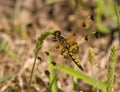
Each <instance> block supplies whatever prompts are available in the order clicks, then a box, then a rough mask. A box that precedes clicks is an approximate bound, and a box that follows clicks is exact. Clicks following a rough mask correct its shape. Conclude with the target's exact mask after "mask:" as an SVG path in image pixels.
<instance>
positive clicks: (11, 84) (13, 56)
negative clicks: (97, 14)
mask: <svg viewBox="0 0 120 92" xmlns="http://www.w3.org/2000/svg"><path fill="white" fill-rule="evenodd" d="M45 1H46V0H0V47H1V48H0V78H2V77H4V76H5V75H11V76H12V77H11V78H10V79H9V80H6V81H4V82H2V83H0V92H25V91H26V90H27V86H28V81H29V77H30V72H31V69H32V65H33V61H34V51H35V45H36V41H37V38H38V37H39V36H40V34H41V33H42V32H44V31H45V30H47V29H49V28H53V29H54V30H61V32H62V34H63V35H64V36H65V37H66V36H67V35H69V34H71V33H72V32H73V31H74V32H75V33H77V35H76V36H75V37H73V38H72V40H73V39H75V40H76V41H77V42H78V44H79V47H80V52H79V59H80V63H81V64H82V65H83V67H84V71H83V72H84V73H85V74H87V75H89V76H91V77H94V78H95V79H98V80H100V79H104V80H106V75H107V70H108V65H109V62H108V61H109V53H110V48H111V47H112V46H113V45H117V44H118V42H119V40H118V32H117V31H115V30H116V29H117V24H115V23H113V24H112V22H109V23H108V21H109V20H107V19H106V20H105V21H104V23H105V24H106V25H109V26H110V25H113V26H111V27H110V28H111V30H113V31H115V32H111V33H110V34H105V35H104V34H101V37H100V38H98V39H96V38H95V37H90V40H89V41H87V42H85V41H81V40H80V38H81V37H84V36H85V35H86V34H90V33H91V32H90V30H94V31H98V29H97V27H96V23H95V21H94V23H91V22H90V24H89V21H86V22H87V28H83V27H82V21H84V20H85V18H86V17H87V16H88V15H90V14H93V13H94V10H95V3H94V0H91V1H89V0H82V2H81V3H82V4H81V5H79V6H78V7H74V5H72V4H70V2H69V0H64V1H62V2H57V3H54V4H46V3H45ZM103 19H104V18H103ZM109 26H108V27H109ZM51 38H52V37H48V38H47V39H46V40H45V41H44V44H43V46H42V49H41V51H40V52H39V56H40V57H41V60H39V59H38V60H37V63H36V66H35V71H34V75H33V80H32V84H31V92H46V90H47V88H48V84H49V77H48V76H47V75H46V74H45V73H44V71H45V70H48V64H47V58H46V54H45V51H48V50H50V54H51V56H52V59H53V61H55V62H56V63H57V64H64V65H66V66H69V67H72V68H73V66H74V64H73V63H72V62H70V61H69V60H66V59H64V58H63V56H61V55H60V51H59V49H56V48H55V46H57V45H58V44H57V43H56V42H53V41H52V40H51ZM70 39H71V38H70ZM89 47H92V48H93V49H94V50H95V62H94V65H93V70H94V75H92V70H91V65H90V63H89V61H88V50H89ZM117 54H118V57H117V62H116V66H115V73H116V75H115V81H114V88H115V91H116V92H120V75H119V74H120V62H119V60H120V56H119V55H120V51H119V50H118V53H117ZM56 73H57V84H58V88H59V89H60V90H61V92H73V91H72V90H73V79H72V76H70V75H67V74H65V73H63V72H60V71H56ZM91 88H92V87H91V86H90V85H88V84H86V83H85V82H83V81H81V80H78V84H77V90H78V91H80V90H82V91H84V92H90V90H91ZM19 89H20V91H15V90H19Z"/></svg>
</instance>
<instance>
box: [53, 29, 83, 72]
mask: <svg viewBox="0 0 120 92" xmlns="http://www.w3.org/2000/svg"><path fill="white" fill-rule="evenodd" d="M53 35H54V40H55V41H57V42H58V43H60V44H61V46H62V50H61V55H63V56H64V58H70V59H71V60H72V61H73V62H74V63H75V64H76V65H77V66H78V67H79V69H80V70H82V71H83V67H82V65H81V64H80V62H79V60H78V59H77V57H76V54H77V53H78V52H79V46H78V44H77V42H75V41H73V42H72V43H69V42H68V40H67V39H66V38H65V37H63V36H62V34H61V32H60V31H55V32H54V33H53Z"/></svg>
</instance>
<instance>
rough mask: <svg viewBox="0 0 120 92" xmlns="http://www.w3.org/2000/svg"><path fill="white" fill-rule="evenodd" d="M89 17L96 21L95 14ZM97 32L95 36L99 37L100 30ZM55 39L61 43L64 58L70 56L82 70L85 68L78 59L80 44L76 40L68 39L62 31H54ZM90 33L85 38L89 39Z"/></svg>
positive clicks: (84, 23)
mask: <svg viewBox="0 0 120 92" xmlns="http://www.w3.org/2000/svg"><path fill="white" fill-rule="evenodd" d="M88 18H89V19H91V20H92V21H94V18H93V15H92V16H88ZM86 21H87V20H85V21H83V24H82V25H83V27H86ZM72 34H73V35H75V33H72ZM94 34H95V37H96V38H97V37H98V35H99V34H98V32H94ZM53 36H54V37H53V39H54V41H57V42H58V43H59V44H60V45H61V51H60V53H61V55H62V56H63V57H64V58H69V59H71V60H72V61H73V62H74V63H75V64H76V65H77V66H78V68H79V69H80V70H82V71H83V70H84V69H83V67H82V65H81V64H80V61H79V60H78V58H77V56H76V54H78V53H79V45H78V43H77V42H76V41H72V42H70V41H68V38H65V37H64V36H63V35H62V34H61V31H58V30H57V31H55V32H54V33H53ZM88 39H89V38H88V35H86V36H85V38H84V40H86V41H88Z"/></svg>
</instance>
